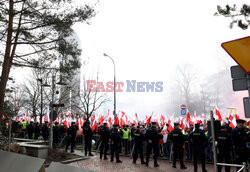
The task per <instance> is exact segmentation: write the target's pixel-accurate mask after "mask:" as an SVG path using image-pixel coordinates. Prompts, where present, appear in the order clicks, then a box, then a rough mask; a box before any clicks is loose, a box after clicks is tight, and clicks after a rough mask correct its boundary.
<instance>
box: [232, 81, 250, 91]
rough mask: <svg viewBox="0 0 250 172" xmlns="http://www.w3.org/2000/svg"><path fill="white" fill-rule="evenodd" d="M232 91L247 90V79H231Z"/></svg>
mask: <svg viewBox="0 0 250 172" xmlns="http://www.w3.org/2000/svg"><path fill="white" fill-rule="evenodd" d="M233 90H234V91H243V90H248V87H247V79H246V78H240V79H233Z"/></svg>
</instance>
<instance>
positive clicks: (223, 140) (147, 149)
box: [12, 119, 250, 172]
mask: <svg viewBox="0 0 250 172" xmlns="http://www.w3.org/2000/svg"><path fill="white" fill-rule="evenodd" d="M166 125H168V124H166ZM163 127H164V126H162V127H160V126H159V125H157V123H156V122H151V124H149V126H148V124H138V125H137V126H135V125H134V124H132V125H130V126H129V125H123V126H119V125H116V124H114V125H113V127H111V128H109V127H108V125H107V123H103V124H102V125H97V127H96V128H95V129H94V131H93V128H92V127H91V126H90V122H89V121H86V122H85V123H84V125H83V128H82V130H83V137H84V151H85V155H86V156H93V154H92V153H91V152H92V140H93V139H94V140H95V141H96V144H95V147H96V151H100V159H104V160H107V159H108V157H107V155H108V153H109V154H110V161H111V162H113V161H114V159H115V160H116V162H117V163H122V161H121V160H120V157H119V155H120V153H124V154H131V155H132V157H133V163H136V162H137V159H138V154H139V156H140V162H141V164H145V165H146V166H148V165H149V161H150V157H151V154H152V150H153V160H154V167H158V166H159V164H158V161H157V160H158V157H159V156H167V157H168V158H169V159H170V160H172V163H173V164H172V167H173V168H177V167H176V161H177V160H179V161H180V168H181V169H186V168H187V167H186V166H185V160H184V159H187V160H192V161H193V166H194V171H195V172H196V171H197V160H198V158H199V160H200V161H201V164H202V171H203V172H206V165H205V164H206V160H208V161H212V160H213V156H212V155H213V151H212V137H211V135H210V134H209V131H208V126H207V125H202V126H200V124H198V123H197V124H195V126H193V125H190V128H185V129H184V130H182V129H181V128H180V124H179V123H175V124H174V129H173V130H172V131H169V130H168V131H167V140H166V142H165V143H163V142H162V140H163V133H162V130H163ZM12 129H13V131H19V130H21V132H20V133H18V135H17V136H18V137H25V136H26V137H28V138H29V139H38V138H39V137H42V138H43V139H45V140H48V138H49V123H48V122H45V123H44V124H43V125H42V126H40V124H39V123H33V122H30V123H29V124H27V122H26V121H22V122H19V123H18V122H15V123H13V125H12ZM78 136H79V128H78V125H76V123H75V122H72V125H71V126H70V127H69V128H66V126H65V125H63V124H60V125H59V124H58V123H57V122H55V124H54V127H53V142H54V145H57V144H59V140H60V141H61V140H62V139H63V138H65V139H66V148H65V150H66V151H67V150H68V147H69V146H70V145H71V152H72V153H73V152H74V148H75V143H76V139H77V137H78ZM215 140H216V145H217V146H216V152H217V159H218V162H224V163H227V164H232V163H235V164H242V163H243V162H245V163H248V164H249V158H250V156H249V154H250V147H249V146H250V145H249V142H250V129H249V124H248V123H246V121H244V120H241V119H238V120H237V126H236V127H235V128H234V129H232V128H230V127H229V125H228V124H224V125H222V126H220V129H219V132H216V138H215ZM114 156H115V157H114ZM221 170H222V166H218V171H219V172H220V171H221ZM225 171H226V172H229V171H230V167H229V166H227V167H226V168H225Z"/></svg>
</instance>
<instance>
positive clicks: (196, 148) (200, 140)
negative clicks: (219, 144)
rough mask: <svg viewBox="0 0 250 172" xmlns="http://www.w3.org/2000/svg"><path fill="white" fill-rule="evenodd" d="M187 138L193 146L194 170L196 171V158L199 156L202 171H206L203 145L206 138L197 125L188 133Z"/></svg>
mask: <svg viewBox="0 0 250 172" xmlns="http://www.w3.org/2000/svg"><path fill="white" fill-rule="evenodd" d="M196 125H197V124H196ZM188 140H189V141H190V142H191V146H192V148H193V164H194V171H195V172H196V171H197V158H198V157H199V158H200V160H201V164H202V171H203V172H206V171H207V170H206V165H205V147H206V145H207V138H206V136H205V134H204V132H203V131H202V130H200V129H199V127H197V128H195V130H194V131H193V132H192V133H190V135H189V136H188Z"/></svg>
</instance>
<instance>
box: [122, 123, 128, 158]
mask: <svg viewBox="0 0 250 172" xmlns="http://www.w3.org/2000/svg"><path fill="white" fill-rule="evenodd" d="M122 132H123V135H122V142H123V146H124V149H125V155H127V154H128V139H129V130H128V128H127V126H126V125H123V129H122Z"/></svg>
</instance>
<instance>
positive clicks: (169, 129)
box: [168, 120, 174, 133]
mask: <svg viewBox="0 0 250 172" xmlns="http://www.w3.org/2000/svg"><path fill="white" fill-rule="evenodd" d="M173 130H174V128H173V124H172V122H171V120H168V131H169V132H170V133H171V132H172V131H173Z"/></svg>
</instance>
